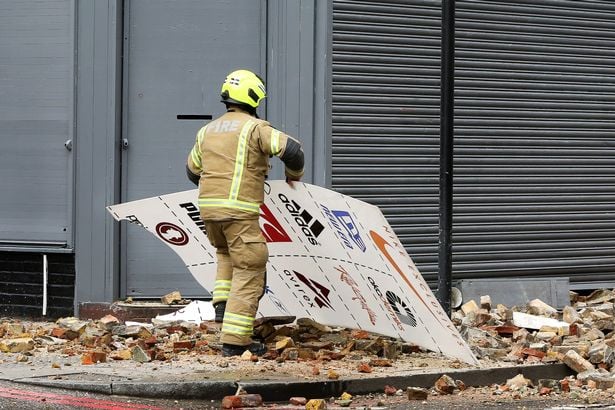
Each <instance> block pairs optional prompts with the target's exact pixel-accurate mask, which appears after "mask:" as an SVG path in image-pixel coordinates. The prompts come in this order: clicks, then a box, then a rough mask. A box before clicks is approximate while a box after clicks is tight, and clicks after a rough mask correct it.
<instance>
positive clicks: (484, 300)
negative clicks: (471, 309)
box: [480, 295, 491, 312]
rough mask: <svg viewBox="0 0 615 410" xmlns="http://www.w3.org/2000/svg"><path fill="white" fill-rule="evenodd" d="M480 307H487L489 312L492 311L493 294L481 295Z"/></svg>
mask: <svg viewBox="0 0 615 410" xmlns="http://www.w3.org/2000/svg"><path fill="white" fill-rule="evenodd" d="M480 308H481V309H485V310H486V311H487V312H490V311H491V296H489V295H483V296H481V297H480Z"/></svg>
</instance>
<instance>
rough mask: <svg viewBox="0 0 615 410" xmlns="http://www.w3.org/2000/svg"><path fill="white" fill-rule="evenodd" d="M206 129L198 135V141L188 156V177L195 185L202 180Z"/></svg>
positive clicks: (202, 129)
mask: <svg viewBox="0 0 615 410" xmlns="http://www.w3.org/2000/svg"><path fill="white" fill-rule="evenodd" d="M205 128H206V127H203V128H201V129H200V130H199V132H198V133H197V134H196V141H195V143H194V147H192V150H191V151H190V154H188V160H187V161H186V175H187V176H188V179H189V180H190V181H191V182H192V183H193V184H194V185H197V186H198V185H199V180H200V179H201V171H202V170H203V169H202V164H201V147H200V146H201V141H202V139H203V135H204V134H205Z"/></svg>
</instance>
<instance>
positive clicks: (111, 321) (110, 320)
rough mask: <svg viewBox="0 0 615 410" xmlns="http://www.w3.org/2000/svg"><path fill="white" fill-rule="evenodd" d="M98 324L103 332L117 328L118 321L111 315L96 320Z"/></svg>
mask: <svg viewBox="0 0 615 410" xmlns="http://www.w3.org/2000/svg"><path fill="white" fill-rule="evenodd" d="M98 323H99V324H100V326H101V327H102V328H103V329H105V330H111V329H113V327H115V326H118V325H119V324H120V321H119V319H118V318H116V317H115V316H113V315H105V316H103V317H101V318H100V319H98Z"/></svg>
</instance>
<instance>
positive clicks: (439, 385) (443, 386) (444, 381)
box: [434, 374, 457, 394]
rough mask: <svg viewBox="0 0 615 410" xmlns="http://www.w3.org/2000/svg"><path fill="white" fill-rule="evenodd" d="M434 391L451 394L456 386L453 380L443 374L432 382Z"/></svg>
mask: <svg viewBox="0 0 615 410" xmlns="http://www.w3.org/2000/svg"><path fill="white" fill-rule="evenodd" d="M434 387H435V389H436V391H437V392H438V393H440V394H453V392H454V391H455V389H456V388H457V384H455V380H453V378H452V377H450V376H449V375H446V374H443V375H442V376H440V378H439V379H438V380H436V383H435V384H434Z"/></svg>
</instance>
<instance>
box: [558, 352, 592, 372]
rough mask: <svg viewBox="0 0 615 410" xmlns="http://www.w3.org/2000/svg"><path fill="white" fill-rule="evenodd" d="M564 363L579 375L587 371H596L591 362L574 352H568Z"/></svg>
mask: <svg viewBox="0 0 615 410" xmlns="http://www.w3.org/2000/svg"><path fill="white" fill-rule="evenodd" d="M562 361H563V362H564V364H565V365H566V366H568V367H570V368H571V369H572V370H574V371H575V372H577V373H581V372H584V371H587V370H594V365H593V364H591V363H590V362H589V361H587V360H585V359H584V358H583V357H581V356H580V355H579V354H578V353H577V352H575V351H574V350H569V351H567V352H566V354H565V355H564V358H563V359H562Z"/></svg>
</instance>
